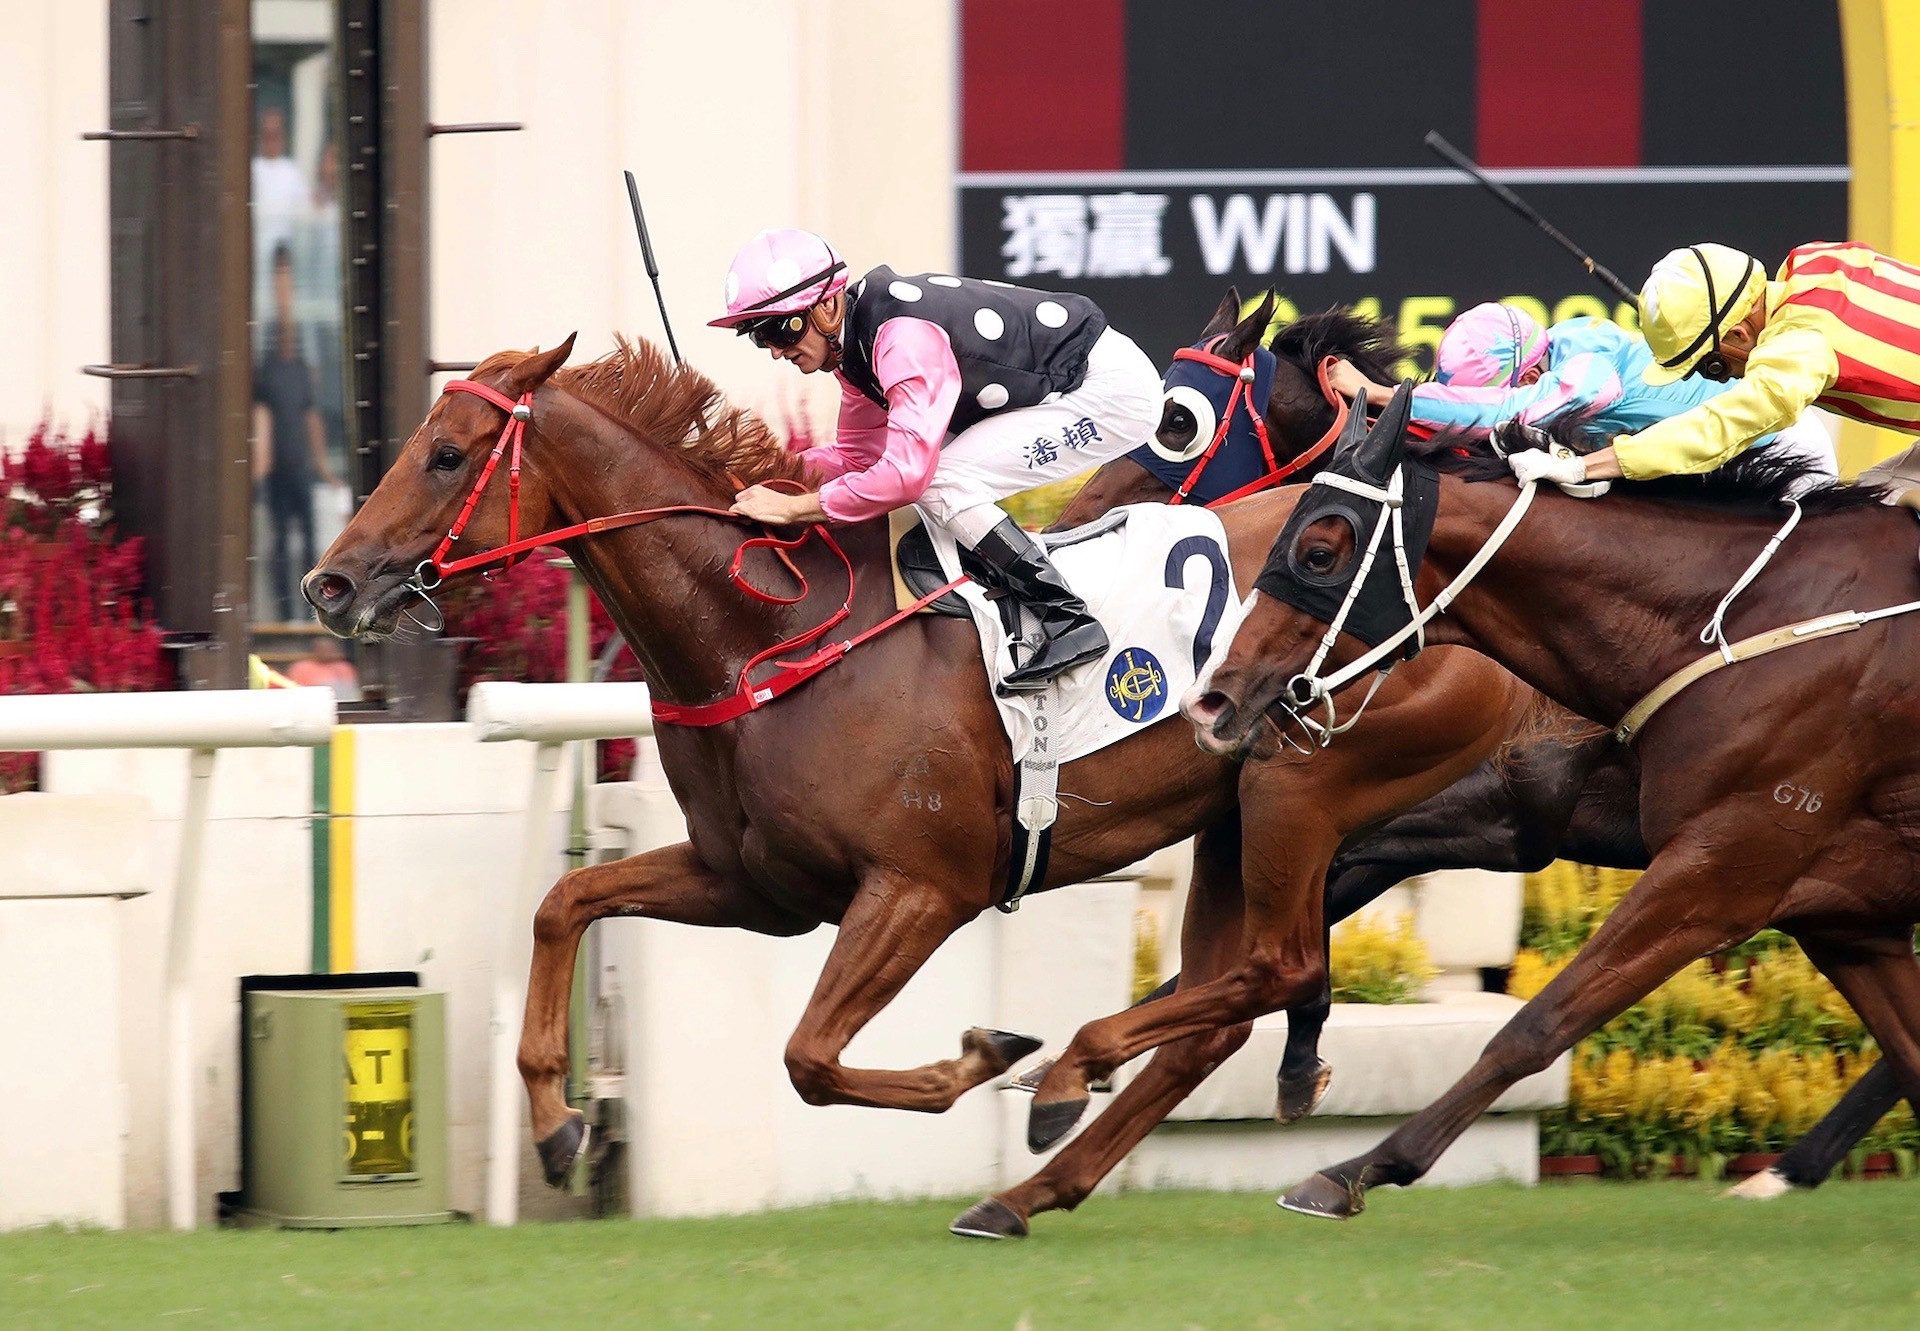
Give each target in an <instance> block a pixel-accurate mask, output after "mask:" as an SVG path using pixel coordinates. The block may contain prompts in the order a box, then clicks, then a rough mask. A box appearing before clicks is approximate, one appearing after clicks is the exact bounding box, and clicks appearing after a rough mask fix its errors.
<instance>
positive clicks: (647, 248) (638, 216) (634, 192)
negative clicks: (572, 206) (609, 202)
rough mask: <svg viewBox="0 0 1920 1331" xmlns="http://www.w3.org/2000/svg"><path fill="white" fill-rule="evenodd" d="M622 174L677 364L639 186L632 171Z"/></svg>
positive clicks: (677, 347)
mask: <svg viewBox="0 0 1920 1331" xmlns="http://www.w3.org/2000/svg"><path fill="white" fill-rule="evenodd" d="M624 174H625V175H626V177H627V202H628V203H630V204H632V205H633V229H634V230H635V231H638V232H639V233H640V260H641V262H642V263H644V264H646V266H647V280H648V281H650V282H652V283H653V298H654V300H655V301H656V302H657V303H658V304H659V306H660V326H661V327H662V328H664V329H666V330H667V349H668V350H670V351H671V352H673V363H674V364H675V365H679V364H681V360H680V344H679V343H678V342H675V341H674V340H673V324H672V323H671V322H670V321H669V320H668V319H667V298H666V297H665V296H664V295H662V294H661V292H660V265H659V264H657V263H655V262H654V261H653V242H652V241H651V240H649V239H648V238H647V215H646V214H645V213H644V212H642V211H641V210H640V187H639V186H638V185H636V184H635V183H634V180H633V172H631V171H628V172H625V173H624Z"/></svg>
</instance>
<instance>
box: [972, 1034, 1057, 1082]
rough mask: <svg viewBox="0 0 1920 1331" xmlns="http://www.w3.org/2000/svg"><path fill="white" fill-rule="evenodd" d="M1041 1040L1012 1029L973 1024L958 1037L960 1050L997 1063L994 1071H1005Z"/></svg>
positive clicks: (1031, 1050)
mask: <svg viewBox="0 0 1920 1331" xmlns="http://www.w3.org/2000/svg"><path fill="white" fill-rule="evenodd" d="M1040 1044H1041V1042H1040V1041H1039V1040H1036V1039H1034V1038H1033V1037H1032V1036H1031V1035H1015V1034H1014V1033H1013V1032H1012V1031H995V1030H989V1029H988V1028H987V1027H985V1026H975V1027H974V1028H973V1029H972V1030H970V1031H968V1032H967V1033H966V1034H965V1035H963V1036H961V1037H960V1052H962V1053H963V1054H979V1055H981V1056H983V1057H984V1058H986V1059H987V1060H988V1061H989V1062H991V1063H994V1064H997V1066H996V1067H995V1068H994V1072H995V1073H996V1074H997V1073H1001V1072H1005V1071H1006V1070H1007V1069H1008V1068H1010V1067H1012V1066H1013V1065H1014V1064H1015V1063H1018V1062H1019V1061H1020V1060H1021V1059H1023V1058H1025V1057H1026V1056H1027V1055H1028V1054H1031V1053H1032V1052H1033V1051H1034V1050H1036V1049H1038V1048H1039V1047H1040Z"/></svg>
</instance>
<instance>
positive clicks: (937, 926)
mask: <svg viewBox="0 0 1920 1331" xmlns="http://www.w3.org/2000/svg"><path fill="white" fill-rule="evenodd" d="M963 895H964V894H962V893H959V892H955V891H952V890H945V889H942V888H940V887H937V886H933V885H930V884H924V883H919V882H913V881H908V880H906V879H904V878H902V877H898V876H894V875H881V876H876V877H874V878H870V879H869V880H868V881H866V882H864V883H862V884H861V886H860V890H859V891H858V892H857V893H855V894H854V898H853V902H852V904H850V905H849V906H848V907H847V912H846V914H845V915H844V916H843V917H842V918H841V921H840V936H839V937H838V938H837V939H836V940H835V941H834V944H833V951H832V952H830V953H829V954H828V955H827V964H826V967H825V969H823V970H822V971H821V972H820V980H819V983H818V984H816V985H815V986H814V990H813V996H812V997H811V998H810V999H808V1000H807V1010H806V1012H805V1013H804V1014H802V1016H801V1018H800V1024H799V1026H798V1027H796V1028H795V1030H794V1032H793V1038H792V1039H791V1040H789V1041H788V1042H787V1075H788V1076H789V1077H791V1078H792V1080H793V1087H794V1089H795V1090H796V1091H798V1092H799V1093H800V1098H801V1099H803V1100H805V1101H806V1102H807V1103H808V1104H810V1105H832V1104H851V1105H869V1106H872V1107H874V1108H877V1109H911V1110H914V1111H916V1112H919V1113H924V1114H940V1113H945V1112H946V1110H947V1109H948V1108H949V1107H951V1106H952V1104H953V1102H954V1101H955V1100H957V1099H959V1098H960V1096H961V1094H962V1093H963V1092H965V1091H969V1090H972V1089H973V1088H974V1087H975V1086H978V1085H980V1084H981V1083H982V1082H984V1081H987V1080H988V1079H990V1078H992V1077H997V1076H999V1075H1000V1074H1001V1073H1002V1072H1005V1071H1006V1070H1007V1069H1008V1068H1009V1067H1011V1066H1012V1065H1013V1064H1014V1063H1016V1062H1018V1061H1019V1060H1020V1059H1022V1058H1024V1057H1026V1056H1027V1055H1028V1054H1030V1053H1032V1052H1033V1051H1034V1050H1035V1049H1038V1048H1039V1047H1040V1042H1039V1041H1038V1040H1034V1039H1030V1038H1029V1037H1027V1036H1024V1035H1011V1034H1008V1033H1007V1032H1005V1031H992V1030H986V1029H983V1028H979V1027H976V1028H974V1029H973V1030H970V1031H968V1032H966V1033H965V1034H964V1035H963V1036H962V1037H961V1039H960V1057H959V1058H948V1059H942V1060H941V1061H939V1062H937V1063H928V1064H925V1065H923V1066H921V1067H917V1068H908V1069H905V1070H902V1071H887V1070H880V1069H870V1068H850V1067H847V1066H846V1065H844V1064H843V1063H841V1061H840V1055H841V1053H842V1052H843V1051H844V1050H845V1049H846V1047H847V1045H848V1043H849V1042H851V1041H852V1039H853V1037H854V1036H856V1035H858V1034H859V1033H860V1031H861V1030H862V1028H864V1027H865V1026H866V1024H867V1023H868V1022H869V1021H872V1020H873V1018H874V1017H875V1016H876V1015H877V1014H878V1013H879V1012H880V1010H881V1009H882V1008H884V1007H886V1005H887V1004H888V1003H891V1002H892V1001H893V999H894V996H895V995H896V994H898V993H899V992H900V990H901V988H902V987H903V986H904V985H905V984H906V982H907V981H908V980H910V979H912V978H913V977H914V975H915V974H916V973H917V972H918V971H919V969H920V967H921V966H922V965H924V964H925V963H926V960H927V958H928V957H930V956H932V955H933V952H934V949H935V948H937V947H939V946H940V944H942V943H944V942H945V941H946V940H947V939H948V938H949V937H950V936H951V935H952V934H953V931H954V930H956V929H958V928H959V927H960V926H961V925H963V924H965V923H966V922H967V921H968V920H970V919H972V918H973V916H974V915H975V914H976V913H977V911H978V905H977V903H964V904H963V902H962V900H961V898H962V896H963Z"/></svg>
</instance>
